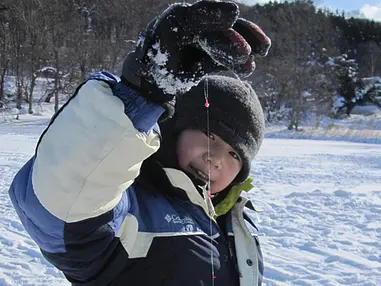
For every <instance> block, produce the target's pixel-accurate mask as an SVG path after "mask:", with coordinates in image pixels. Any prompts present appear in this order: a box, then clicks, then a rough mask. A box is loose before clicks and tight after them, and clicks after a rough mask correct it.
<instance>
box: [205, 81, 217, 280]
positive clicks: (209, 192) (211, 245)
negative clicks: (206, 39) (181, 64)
mask: <svg viewBox="0 0 381 286" xmlns="http://www.w3.org/2000/svg"><path fill="white" fill-rule="evenodd" d="M204 97H205V108H206V134H207V136H208V160H207V161H208V163H209V167H208V183H207V186H206V190H207V193H206V198H205V200H206V201H207V202H208V212H209V232H210V234H209V235H210V263H211V267H212V286H214V280H215V273H214V261H213V222H212V218H211V216H212V215H214V210H213V204H212V202H211V199H212V197H213V195H212V193H211V187H210V173H211V165H212V162H211V158H210V129H209V93H208V79H207V78H206V79H205V84H204Z"/></svg>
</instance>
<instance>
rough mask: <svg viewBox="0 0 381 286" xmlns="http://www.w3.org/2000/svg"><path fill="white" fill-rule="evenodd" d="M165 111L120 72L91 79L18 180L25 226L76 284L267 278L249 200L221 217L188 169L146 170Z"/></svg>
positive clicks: (17, 202)
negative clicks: (249, 214)
mask: <svg viewBox="0 0 381 286" xmlns="http://www.w3.org/2000/svg"><path fill="white" fill-rule="evenodd" d="M162 112H163V109H162V107H160V106H156V105H154V104H152V103H150V102H147V101H146V100H145V99H144V98H143V97H141V96H140V95H139V94H138V93H137V92H135V91H134V90H132V89H129V88H128V87H126V86H125V85H124V84H122V83H121V82H118V79H116V78H114V77H113V76H112V75H111V74H108V73H97V74H95V75H93V76H92V77H91V78H90V79H89V80H87V81H86V82H85V83H84V84H82V85H81V86H80V87H79V88H78V89H77V91H76V93H75V95H74V96H73V97H72V98H71V99H70V100H69V101H68V102H67V103H66V104H65V105H64V106H63V107H62V108H61V109H60V111H59V112H58V113H57V114H56V115H55V116H54V117H53V118H52V120H51V122H50V124H49V126H48V127H47V129H46V130H45V131H44V132H43V134H42V136H41V137H40V140H39V142H38V145H37V148H36V152H35V155H34V156H33V157H32V158H31V159H30V160H29V162H27V163H26V164H25V165H24V166H23V168H22V169H21V170H20V171H19V172H18V173H17V175H16V176H15V178H14V181H13V183H12V185H11V187H10V191H9V192H10V197H11V200H12V202H13V204H14V206H15V209H16V211H17V214H18V216H19V217H20V220H21V221H22V223H23V225H24V227H25V229H26V230H27V231H28V233H29V234H30V236H31V237H32V238H33V239H34V241H35V242H36V243H37V244H38V246H39V247H40V249H41V252H42V254H43V255H44V257H45V258H46V259H47V260H48V261H49V262H51V263H52V264H53V265H55V266H56V267H57V268H58V269H60V270H61V271H62V272H63V273H64V274H65V276H66V278H67V279H68V280H69V281H70V282H71V283H72V284H73V285H102V286H104V285H126V286H129V285H139V286H145V285H150V286H155V285H167V286H179V285H185V286H186V285H191V286H196V285H216V286H222V285H226V286H228V285H229V286H232V285H240V286H253V285H259V284H261V281H262V275H263V263H262V254H261V251H260V247H259V242H258V238H257V237H256V235H255V231H256V230H255V226H254V225H253V224H252V223H249V221H248V220H247V219H245V218H246V216H245V212H244V207H245V206H247V205H248V200H247V199H246V198H243V197H242V198H239V199H238V200H237V202H236V203H235V205H234V206H233V207H232V209H231V210H230V211H229V212H228V213H227V214H226V215H224V216H222V217H221V218H219V219H217V221H218V222H219V223H217V221H216V220H215V219H214V218H213V217H211V216H210V215H209V212H208V202H207V199H204V197H203V196H202V195H201V194H200V193H199V191H198V190H197V189H196V187H195V186H194V184H193V183H192V181H191V180H190V178H189V177H188V176H187V175H186V174H185V173H183V172H181V171H180V170H177V169H166V168H162V167H161V166H158V165H157V166H156V165H155V164H151V165H149V166H147V167H146V168H148V170H146V171H145V172H144V174H148V176H147V175H145V176H143V175H140V176H139V173H140V170H141V167H142V163H143V161H145V159H147V158H148V157H149V156H150V155H152V154H153V153H154V152H156V151H157V150H158V148H159V146H160V135H159V132H158V125H157V119H158V118H159V117H160V115H161V114H162ZM143 167H145V166H144V165H143ZM150 174H152V175H150ZM163 189H165V192H163ZM244 217H245V218H244ZM212 269H213V270H214V279H215V280H214V284H212Z"/></svg>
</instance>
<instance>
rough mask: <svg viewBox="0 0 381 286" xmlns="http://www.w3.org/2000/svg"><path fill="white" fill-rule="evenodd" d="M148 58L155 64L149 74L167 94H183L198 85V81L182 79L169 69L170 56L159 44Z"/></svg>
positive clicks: (148, 54)
mask: <svg viewBox="0 0 381 286" xmlns="http://www.w3.org/2000/svg"><path fill="white" fill-rule="evenodd" d="M147 56H148V57H149V58H150V59H151V61H152V62H154V63H155V65H152V66H151V68H150V70H149V73H150V75H151V76H152V78H153V80H154V81H155V83H156V84H157V86H158V87H159V88H160V89H162V90H163V91H164V92H165V93H166V94H171V95H175V94H182V93H185V92H187V91H188V90H190V89H191V88H192V87H193V86H195V85H196V84H197V81H191V80H187V79H185V78H180V77H178V76H176V75H174V74H173V71H170V70H168V69H167V62H168V56H169V55H168V53H167V52H166V51H165V50H162V49H161V47H160V43H159V42H158V43H156V44H154V45H153V46H152V50H149V51H148V53H147Z"/></svg>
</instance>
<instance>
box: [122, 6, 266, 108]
mask: <svg viewBox="0 0 381 286" xmlns="http://www.w3.org/2000/svg"><path fill="white" fill-rule="evenodd" d="M238 15H239V10H238V6H237V5H236V4H235V3H233V2H224V1H220V2H217V1H205V0H204V1H199V2H196V3H195V4H193V5H189V4H184V3H181V4H180V3H178V4H173V5H171V6H170V7H169V8H168V9H167V10H165V11H164V12H163V14H161V15H160V16H159V17H158V18H156V19H154V20H153V21H152V22H151V23H150V24H149V25H148V26H147V28H146V30H145V31H144V32H143V33H142V34H141V36H140V38H139V40H138V43H137V46H136V49H135V51H134V52H132V53H130V54H129V55H128V56H127V58H126V60H125V62H124V64H123V71H122V80H123V81H124V82H125V83H127V84H129V85H132V86H134V87H135V88H136V89H138V90H139V91H140V92H141V93H142V95H143V96H145V97H146V98H147V99H149V100H151V101H153V102H155V103H158V104H161V105H163V104H165V103H167V102H168V101H171V100H172V99H173V97H174V96H175V95H176V96H177V95H181V94H183V93H185V92H187V91H188V90H189V89H190V88H191V87H192V86H194V85H196V84H197V83H198V81H199V80H200V79H201V77H202V76H203V75H205V74H208V73H212V72H218V71H220V70H227V69H228V70H232V71H234V72H236V73H238V74H239V75H243V76H248V75H250V74H251V73H252V72H253V70H254V69H255V64H254V56H255V55H260V56H264V55H266V54H267V51H268V49H269V47H270V45H271V41H270V39H269V38H268V37H267V36H266V35H265V34H264V33H263V32H262V30H261V29H260V28H259V27H258V26H256V25H255V24H253V23H252V22H250V21H247V20H244V19H238Z"/></svg>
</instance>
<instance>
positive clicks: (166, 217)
mask: <svg viewBox="0 0 381 286" xmlns="http://www.w3.org/2000/svg"><path fill="white" fill-rule="evenodd" d="M164 219H165V220H166V221H167V222H170V221H171V220H172V217H171V216H170V215H169V214H167V215H166V216H165V217H164Z"/></svg>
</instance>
